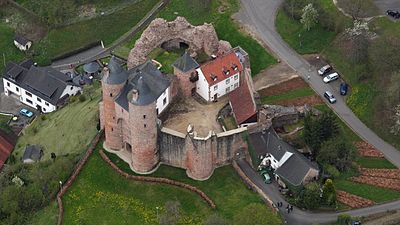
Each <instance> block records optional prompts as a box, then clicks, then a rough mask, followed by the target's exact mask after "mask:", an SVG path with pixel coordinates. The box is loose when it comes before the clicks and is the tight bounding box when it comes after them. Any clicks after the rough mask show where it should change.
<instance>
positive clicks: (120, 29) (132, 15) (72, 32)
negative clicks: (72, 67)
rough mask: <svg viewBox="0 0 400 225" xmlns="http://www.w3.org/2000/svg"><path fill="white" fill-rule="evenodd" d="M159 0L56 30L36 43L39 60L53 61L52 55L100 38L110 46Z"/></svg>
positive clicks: (42, 61) (150, 0)
mask: <svg viewBox="0 0 400 225" xmlns="http://www.w3.org/2000/svg"><path fill="white" fill-rule="evenodd" d="M157 3H158V0H146V1H139V2H138V3H136V4H132V5H130V6H128V7H126V8H123V9H121V10H119V11H117V12H115V13H113V14H110V15H106V16H102V17H98V18H95V19H91V20H86V21H82V22H78V23H75V24H72V25H69V26H66V27H62V28H58V29H52V30H50V31H49V33H48V34H47V36H46V37H45V38H44V39H42V40H41V41H40V42H39V43H37V44H36V45H33V47H34V51H35V52H36V53H38V54H40V55H39V56H38V57H37V60H38V61H39V62H40V63H49V60H50V59H51V58H54V57H57V56H60V55H63V54H65V53H67V52H71V51H73V50H75V49H79V48H82V47H84V46H87V45H89V44H91V43H93V42H96V41H100V40H102V41H103V42H104V44H105V45H110V44H111V43H112V42H114V41H115V40H117V39H118V38H119V37H120V36H122V35H123V34H124V33H126V32H128V31H129V29H131V28H132V27H133V26H135V25H136V24H137V23H138V22H139V21H140V20H141V19H142V18H143V17H144V16H145V15H146V14H147V13H148V12H149V11H150V10H151V9H152V8H153V7H154V6H155V5H156V4H157Z"/></svg>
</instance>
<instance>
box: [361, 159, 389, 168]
mask: <svg viewBox="0 0 400 225" xmlns="http://www.w3.org/2000/svg"><path fill="white" fill-rule="evenodd" d="M356 162H357V164H359V165H360V166H361V167H364V168H378V169H396V166H395V165H393V164H392V163H391V162H389V161H388V160H387V159H385V158H375V157H360V158H358V159H357V161H356Z"/></svg>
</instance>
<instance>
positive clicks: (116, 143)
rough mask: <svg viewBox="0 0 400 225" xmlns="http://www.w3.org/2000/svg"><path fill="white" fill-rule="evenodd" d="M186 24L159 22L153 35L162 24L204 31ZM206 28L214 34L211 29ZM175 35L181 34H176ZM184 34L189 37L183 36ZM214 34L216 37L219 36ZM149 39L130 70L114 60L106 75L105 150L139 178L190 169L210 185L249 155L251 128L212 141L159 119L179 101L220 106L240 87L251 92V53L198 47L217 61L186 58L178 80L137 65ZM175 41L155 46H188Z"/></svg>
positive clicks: (176, 71)
mask: <svg viewBox="0 0 400 225" xmlns="http://www.w3.org/2000/svg"><path fill="white" fill-rule="evenodd" d="M153 22H154V21H153ZM174 23H178V24H174ZM180 23H187V21H186V20H182V19H181V18H178V19H177V20H176V21H173V22H166V21H164V22H163V23H161V22H160V20H159V19H158V20H155V22H154V23H152V24H151V25H150V26H149V28H148V29H150V30H152V31H154V30H157V29H154V24H157V25H158V26H160V24H161V26H164V28H165V29H167V28H168V29H183V30H185V29H186V31H187V29H192V30H193V29H196V28H197V29H198V27H193V26H192V25H190V24H188V23H187V24H186V25H179V24H180ZM203 26H206V28H207V29H209V28H210V26H209V25H203ZM211 28H212V26H211ZM212 29H213V28H212ZM158 30H163V29H158ZM171 32H173V33H177V32H176V30H173V31H171ZM180 32H182V33H185V31H182V30H180ZM210 32H211V33H214V34H215V31H214V30H212V31H210ZM210 32H209V33H210ZM186 33H187V32H186ZM145 35H146V31H145V32H144V33H143V35H142V38H141V39H139V40H138V41H137V42H136V45H135V48H134V49H132V51H131V55H130V57H129V59H128V70H125V69H124V68H123V67H122V66H121V65H120V64H119V63H118V62H117V60H116V59H115V58H114V57H113V58H111V60H110V62H109V64H108V66H107V67H105V68H104V70H103V80H102V91H103V101H102V102H101V103H100V123H101V127H102V128H104V130H105V142H104V147H105V149H106V150H108V151H110V152H114V153H116V154H117V155H119V156H120V157H121V158H123V159H124V160H125V161H127V162H128V163H129V165H130V167H131V169H132V170H133V171H135V172H137V173H140V174H147V173H152V172H153V171H155V170H156V169H157V167H158V165H159V164H160V163H163V164H167V165H171V166H175V167H179V168H184V169H186V172H187V175H188V176H189V177H191V178H193V179H196V180H205V179H208V178H209V177H210V176H211V175H212V173H213V171H214V169H215V168H217V167H219V166H222V165H226V164H228V163H230V161H231V160H232V159H234V158H235V157H238V156H239V155H247V151H246V149H247V145H246V144H245V143H244V141H243V138H242V136H243V132H245V131H246V130H247V128H238V129H235V130H231V131H226V132H222V133H218V134H216V133H215V132H214V131H210V132H209V134H208V135H207V136H206V137H198V136H197V134H196V131H195V130H194V128H193V127H192V126H190V125H189V124H188V125H189V126H188V130H187V133H186V134H184V133H181V132H178V131H175V130H172V129H169V128H166V127H163V126H162V122H161V120H159V119H158V115H159V114H161V113H163V111H164V110H165V109H166V108H167V107H168V105H169V103H170V102H172V101H173V99H174V98H175V97H176V96H178V95H179V96H181V97H190V96H192V94H194V92H196V93H197V94H198V95H200V96H201V97H202V98H204V99H205V100H206V101H214V100H217V99H218V98H219V97H221V96H223V95H225V94H228V93H229V92H232V91H234V90H235V89H236V88H238V87H239V86H240V85H247V87H248V88H251V87H252V86H251V85H250V84H249V83H251V82H252V81H251V77H250V63H249V58H248V55H247V53H246V52H245V51H244V50H243V49H241V48H240V47H236V48H233V49H232V48H230V47H229V46H230V45H227V44H226V42H221V41H218V40H216V42H214V43H217V44H213V45H211V47H210V42H208V41H207V40H202V41H197V46H200V47H201V46H203V50H205V51H207V54H208V55H209V56H210V58H213V59H210V61H209V62H207V63H205V64H203V65H202V66H200V65H199V64H198V63H197V62H196V61H195V60H194V59H193V58H192V57H191V56H190V55H189V53H185V54H184V55H183V56H182V57H181V58H179V59H178V60H177V61H176V62H175V63H174V65H173V66H174V75H172V76H171V75H166V74H162V73H161V72H160V71H159V70H158V68H156V66H155V65H154V63H153V62H152V61H151V60H147V61H145V62H143V59H141V58H136V59H132V58H134V57H137V56H138V55H137V54H132V52H135V51H137V49H136V47H137V46H139V47H143V46H144V44H143V43H142V42H143V41H147V40H149V38H148V37H144V36H145ZM177 35H178V34H177ZM178 36H179V35H178ZM158 37H165V36H164V35H158ZM205 37H207V36H205ZM169 38H170V39H168V40H156V41H155V42H156V43H153V45H152V46H153V47H154V46H157V45H158V46H159V45H161V44H163V43H166V41H172V43H174V42H176V41H177V42H184V41H185V40H182V39H181V38H179V37H177V36H175V37H174V36H170V37H169ZM153 40H155V39H153ZM141 43H142V44H141ZM199 43H200V44H199ZM189 44H190V42H189ZM228 44H229V43H228ZM149 45H150V44H149ZM205 45H207V46H208V47H205ZM189 46H190V45H189ZM227 46H228V47H227ZM190 49H191V47H189V51H190ZM193 53H194V54H195V53H196V52H193ZM139 56H140V57H141V55H139ZM211 104H212V103H211ZM242 152H243V154H241V153H242Z"/></svg>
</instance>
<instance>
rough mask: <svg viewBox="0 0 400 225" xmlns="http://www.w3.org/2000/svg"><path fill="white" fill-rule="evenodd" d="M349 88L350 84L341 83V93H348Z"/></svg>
mask: <svg viewBox="0 0 400 225" xmlns="http://www.w3.org/2000/svg"><path fill="white" fill-rule="evenodd" d="M348 88H349V85H347V84H346V83H341V84H340V95H347V90H348Z"/></svg>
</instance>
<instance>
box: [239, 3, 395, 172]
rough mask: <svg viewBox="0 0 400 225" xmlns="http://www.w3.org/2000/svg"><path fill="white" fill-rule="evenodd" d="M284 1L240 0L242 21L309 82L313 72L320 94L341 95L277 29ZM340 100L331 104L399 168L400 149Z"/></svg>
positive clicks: (313, 84)
mask: <svg viewBox="0 0 400 225" xmlns="http://www.w3.org/2000/svg"><path fill="white" fill-rule="evenodd" d="M282 2H283V0H241V3H242V4H241V5H242V9H241V11H240V12H239V15H238V17H239V19H240V20H241V22H242V23H244V24H247V25H250V26H252V27H253V28H254V30H255V31H256V32H257V33H258V35H259V37H260V38H261V39H262V40H263V41H264V42H265V43H266V44H267V45H268V47H269V48H270V49H271V50H272V51H273V52H274V53H275V54H276V55H277V56H278V57H279V58H280V59H281V60H283V61H285V62H286V63H287V64H288V65H289V66H290V67H292V68H293V69H294V70H295V71H297V73H298V74H299V75H300V76H302V77H303V78H304V79H305V80H306V81H307V79H306V78H307V76H308V75H310V76H311V79H310V80H308V82H309V84H310V86H311V87H312V88H313V89H314V90H315V91H316V92H317V93H318V94H320V95H321V96H323V93H324V92H325V91H328V90H329V91H331V92H332V93H334V95H336V96H338V95H339V93H338V92H337V90H336V88H333V87H332V86H331V85H329V84H325V83H323V82H322V79H321V78H320V77H319V76H318V74H317V70H316V69H315V68H312V67H311V65H310V64H309V63H308V62H307V61H306V60H305V59H303V58H302V57H301V56H300V55H299V54H297V53H296V52H295V51H294V50H293V49H291V48H290V47H289V46H288V45H287V44H286V43H285V42H284V41H283V40H282V38H281V37H280V35H279V34H278V33H277V32H276V30H275V17H276V13H277V10H278V8H279V6H280V5H281V3H282ZM337 100H338V101H337V103H335V104H329V105H330V106H331V108H332V109H333V111H334V112H336V114H337V115H338V116H339V117H340V118H341V119H342V120H343V121H344V122H346V123H347V125H348V126H349V127H350V128H351V129H353V131H354V132H355V133H357V134H358V135H359V136H360V137H361V138H362V139H364V140H365V141H367V142H368V143H370V144H372V145H373V146H374V147H375V148H377V149H379V150H380V151H381V152H382V153H383V154H384V155H385V157H386V158H387V159H388V160H389V161H390V162H392V163H393V164H394V165H396V167H398V168H400V151H398V150H397V149H395V148H394V147H393V146H392V145H390V144H388V143H386V142H385V141H384V140H382V139H381V138H380V137H378V136H377V135H376V134H375V133H374V132H373V131H371V130H370V129H369V128H368V127H367V126H366V125H365V124H363V123H362V122H361V121H360V120H359V119H358V118H357V117H356V116H355V115H354V113H353V112H352V111H351V110H350V109H349V108H348V107H347V105H346V103H345V102H344V100H343V99H342V98H337Z"/></svg>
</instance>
